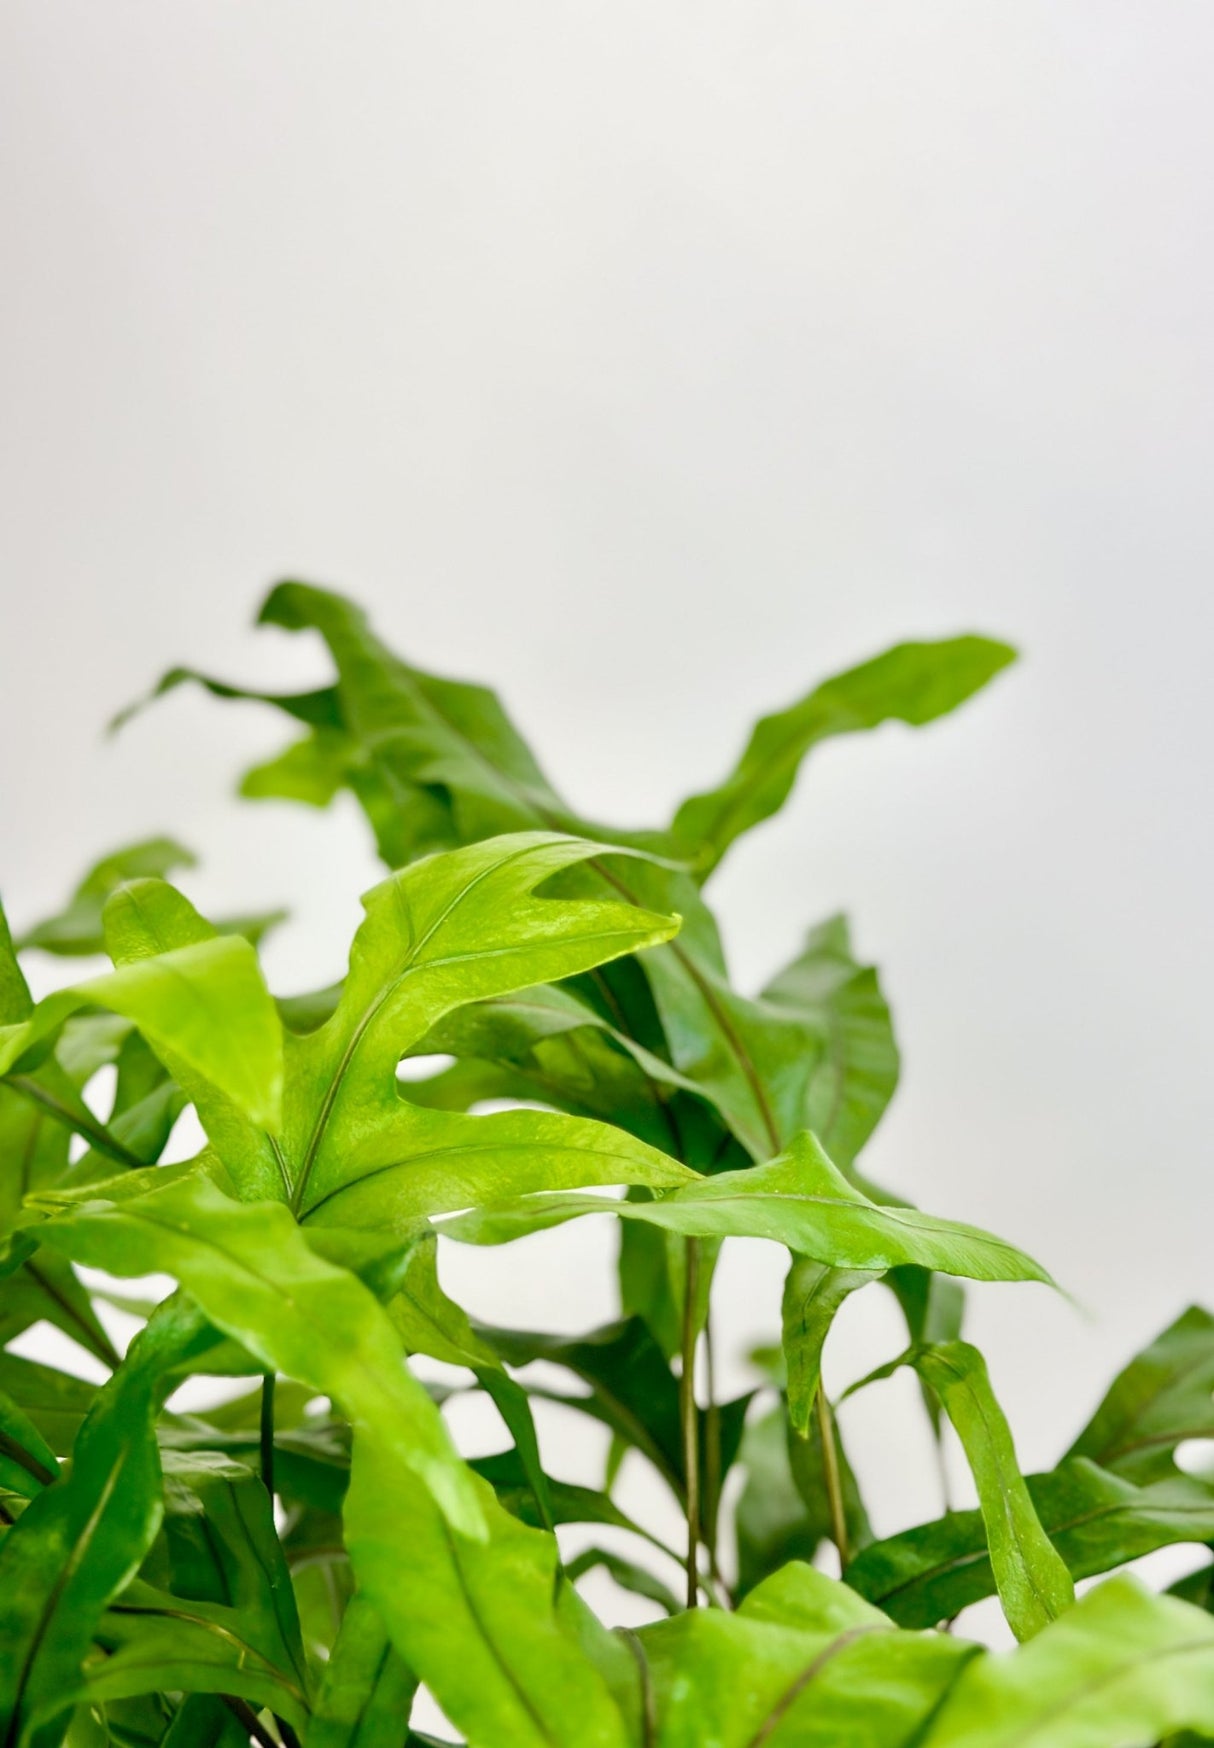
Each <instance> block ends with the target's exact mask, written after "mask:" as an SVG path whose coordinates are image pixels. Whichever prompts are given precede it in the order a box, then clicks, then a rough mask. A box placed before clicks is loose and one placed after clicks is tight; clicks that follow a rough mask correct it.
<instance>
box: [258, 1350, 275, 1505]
mask: <svg viewBox="0 0 1214 1748" xmlns="http://www.w3.org/2000/svg"><path fill="white" fill-rule="evenodd" d="M276 1382H277V1378H276V1376H275V1374H274V1373H273V1372H267V1373H266V1375H265V1377H264V1378H263V1379H262V1381H261V1479H262V1481H263V1483H264V1484H265V1490H266V1492H267V1493H268V1494H269V1495H270V1499H271V1501H272V1500H273V1498H274V1386H275V1384H276Z"/></svg>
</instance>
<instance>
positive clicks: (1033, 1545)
mask: <svg viewBox="0 0 1214 1748" xmlns="http://www.w3.org/2000/svg"><path fill="white" fill-rule="evenodd" d="M915 1367H916V1370H917V1371H918V1372H919V1373H920V1374H921V1376H922V1377H924V1378H925V1379H926V1380H927V1382H928V1383H929V1384H930V1385H931V1386H932V1388H933V1390H935V1392H936V1394H937V1395H938V1396H939V1398H940V1401H941V1403H942V1404H943V1407H944V1412H945V1413H946V1414H947V1415H948V1417H949V1419H950V1420H951V1421H952V1423H953V1427H954V1430H955V1431H956V1433H957V1436H958V1438H959V1439H960V1440H961V1443H962V1446H963V1447H964V1450H965V1455H966V1459H967V1461H968V1462H969V1466H970V1471H971V1473H972V1474H973V1477H974V1485H975V1487H976V1488H977V1489H978V1502H979V1505H980V1507H981V1510H982V1520H983V1523H984V1524H985V1526H986V1537H987V1546H988V1547H989V1549H990V1556H991V1567H992V1570H993V1571H994V1574H995V1584H996V1587H997V1589H998V1591H999V1600H1000V1602H1001V1603H1002V1604H1003V1612H1004V1614H1005V1615H1006V1616H1007V1620H1008V1625H1009V1626H1010V1627H1011V1629H1012V1631H1013V1632H1014V1633H1015V1635H1016V1637H1017V1638H1018V1639H1028V1638H1031V1637H1032V1636H1033V1634H1034V1633H1038V1632H1040V1631H1041V1629H1042V1627H1044V1626H1046V1625H1048V1623H1049V1622H1050V1621H1052V1620H1054V1619H1056V1618H1057V1616H1058V1615H1060V1614H1062V1613H1063V1612H1064V1611H1065V1610H1066V1609H1068V1608H1069V1607H1070V1606H1071V1605H1072V1603H1073V1602H1074V1600H1075V1587H1074V1585H1073V1584H1072V1582H1071V1576H1070V1573H1069V1572H1068V1571H1067V1568H1066V1566H1065V1564H1064V1562H1063V1560H1062V1558H1061V1556H1060V1554H1059V1553H1058V1550H1057V1549H1056V1548H1055V1547H1054V1544H1053V1543H1052V1542H1051V1541H1050V1538H1049V1536H1048V1535H1047V1534H1046V1532H1045V1531H1044V1530H1043V1529H1042V1527H1041V1522H1040V1519H1039V1518H1038V1516H1037V1512H1036V1510H1035V1508H1034V1505H1033V1501H1032V1499H1031V1497H1030V1495H1029V1492H1028V1489H1027V1487H1026V1486H1025V1484H1024V1477H1023V1476H1022V1475H1021V1473H1020V1469H1019V1466H1018V1465H1017V1462H1016V1451H1015V1447H1014V1446H1013V1444H1012V1435H1011V1431H1010V1429H1009V1427H1008V1424H1007V1420H1006V1418H1005V1416H1004V1413H1003V1410H1002V1409H1001V1408H1000V1406H999V1404H998V1402H997V1401H996V1400H995V1393H994V1391H993V1390H992V1389H991V1384H990V1379H989V1377H988V1376H987V1370H986V1362H985V1360H984V1359H983V1358H982V1355H981V1354H980V1353H979V1352H978V1349H977V1348H976V1347H971V1346H970V1344H969V1343H968V1342H964V1341H950V1342H946V1343H942V1344H941V1345H940V1346H938V1347H929V1348H925V1349H923V1350H922V1352H921V1353H919V1354H917V1355H916V1357H915Z"/></svg>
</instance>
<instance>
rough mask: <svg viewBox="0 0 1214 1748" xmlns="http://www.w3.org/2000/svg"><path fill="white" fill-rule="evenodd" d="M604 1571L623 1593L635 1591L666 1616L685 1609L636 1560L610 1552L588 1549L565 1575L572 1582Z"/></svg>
mask: <svg viewBox="0 0 1214 1748" xmlns="http://www.w3.org/2000/svg"><path fill="white" fill-rule="evenodd" d="M599 1570H602V1571H604V1572H606V1573H607V1575H608V1577H610V1578H614V1580H615V1582H616V1583H617V1584H618V1585H619V1586H620V1587H621V1589H623V1590H631V1591H632V1592H633V1594H634V1595H636V1596H643V1597H645V1599H646V1600H647V1601H648V1602H655V1603H656V1604H657V1605H658V1607H659V1608H660V1609H661V1610H662V1612H663V1614H677V1613H678V1612H679V1609H680V1608H681V1607H682V1606H683V1605H682V1603H681V1602H680V1601H679V1600H678V1598H677V1597H676V1596H675V1594H674V1592H673V1591H672V1590H671V1589H670V1588H669V1586H668V1585H665V1584H663V1583H662V1580H661V1579H660V1578H655V1577H654V1575H653V1573H652V1572H650V1571H648V1570H647V1569H646V1568H645V1567H644V1566H638V1565H637V1563H636V1561H635V1560H628V1559H625V1557H624V1556H623V1555H622V1554H617V1553H614V1552H613V1551H612V1550H611V1549H610V1548H584V1549H583V1550H582V1552H581V1553H580V1554H578V1555H576V1556H575V1557H574V1558H573V1559H572V1560H569V1561H567V1562H566V1565H565V1572H566V1575H567V1576H568V1577H569V1578H571V1579H575V1580H576V1579H578V1578H582V1577H584V1576H585V1575H586V1573H587V1572H596V1571H599Z"/></svg>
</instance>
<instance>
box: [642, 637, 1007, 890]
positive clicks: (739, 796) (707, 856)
mask: <svg viewBox="0 0 1214 1748" xmlns="http://www.w3.org/2000/svg"><path fill="white" fill-rule="evenodd" d="M1014 660H1015V651H1014V650H1013V649H1011V648H1009V646H1008V645H1007V644H1005V643H996V642H994V641H993V640H992V639H990V638H986V637H954V638H948V639H944V640H941V641H940V642H937V643H901V644H897V645H895V647H894V648H893V649H889V650H886V651H885V653H884V654H883V655H879V656H876V657H874V658H873V660H872V661H867V662H864V663H862V664H861V665H860V666H859V667H856V668H849V669H848V670H847V671H846V672H845V673H841V674H836V675H835V676H834V677H833V678H832V679H829V680H826V681H824V682H823V683H822V685H820V686H817V687H816V688H815V689H814V690H813V691H812V692H810V693H808V694H807V696H806V697H804V698H802V699H801V700H800V701H799V702H798V703H796V704H794V705H792V706H791V707H790V708H789V709H787V710H781V711H778V712H777V713H776V714H774V715H772V716H765V717H763V719H762V720H761V721H760V722H759V723H757V724H756V726H755V728H754V730H753V732H752V734H751V737H750V740H749V741H748V742H747V745H746V749H745V751H744V752H743V754H742V756H741V758H740V759H739V760H738V762H737V764H736V765H735V766H734V769H733V770H732V771H731V772H730V774H729V776H728V777H727V778H726V779H725V781H724V782H723V783H721V784H719V785H718V786H717V787H716V788H715V789H708V790H705V791H704V792H703V793H701V794H698V795H693V796H691V797H689V799H688V800H686V801H685V802H684V803H683V805H682V806H681V807H680V808H679V810H678V812H677V813H676V814H675V817H674V823H673V827H672V831H673V833H674V836H675V837H676V839H677V840H678V841H679V842H680V843H682V844H685V845H686V846H687V847H688V848H689V849H691V850H694V852H695V855H696V862H697V866H698V868H699V869H700V872H701V877H702V878H707V876H708V875H709V874H711V873H712V871H713V869H714V868H715V867H716V866H717V864H718V863H719V862H720V860H721V858H722V856H724V854H725V852H726V851H727V850H728V849H729V847H730V845H731V844H733V843H734V842H736V840H737V839H738V838H739V837H741V836H742V835H743V833H745V832H748V831H750V830H751V828H752V827H753V826H756V825H758V824H760V823H761V821H763V820H765V819H769V818H770V817H771V815H772V814H773V813H778V812H779V810H780V808H781V807H783V805H784V803H785V801H786V800H787V799H788V796H789V795H790V793H791V791H792V786H793V784H794V783H795V781H796V778H797V773H798V771H799V770H800V767H801V761H802V760H803V759H804V757H805V755H806V754H807V753H808V752H809V751H810V750H811V749H812V748H813V747H815V746H817V745H818V744H819V743H820V742H821V741H824V740H827V739H830V738H831V737H832V736H834V735H840V734H856V733H859V732H862V731H864V730H866V729H871V728H877V727H878V726H879V725H880V724H881V723H883V722H891V721H897V722H905V723H908V724H909V725H910V726H912V727H920V726H922V725H923V724H924V723H928V722H934V721H935V719H936V718H937V717H939V716H945V715H947V714H948V712H949V711H950V710H955V709H956V708H957V706H958V705H959V704H963V703H964V702H965V700H966V699H967V698H970V697H972V696H973V694H974V693H975V692H977V691H980V690H981V688H982V687H983V686H985V685H986V684H987V682H988V681H989V680H991V679H993V678H994V676H995V675H996V674H997V673H999V671H1000V670H1001V669H1002V668H1005V667H1007V665H1008V663H1009V662H1011V661H1014Z"/></svg>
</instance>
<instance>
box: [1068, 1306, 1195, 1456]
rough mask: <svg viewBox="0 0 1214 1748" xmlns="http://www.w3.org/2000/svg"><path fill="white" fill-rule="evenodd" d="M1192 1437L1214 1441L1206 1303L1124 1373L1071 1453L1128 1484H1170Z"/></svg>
mask: <svg viewBox="0 0 1214 1748" xmlns="http://www.w3.org/2000/svg"><path fill="white" fill-rule="evenodd" d="M1191 1438H1214V1317H1212V1316H1211V1315H1210V1313H1209V1312H1208V1311H1205V1310H1203V1309H1202V1308H1201V1307H1200V1306H1198V1305H1192V1306H1190V1307H1189V1309H1188V1310H1187V1311H1185V1312H1184V1313H1183V1315H1181V1316H1180V1317H1178V1318H1177V1319H1176V1321H1175V1323H1172V1324H1170V1325H1169V1326H1168V1328H1167V1329H1165V1330H1164V1331H1163V1333H1162V1334H1161V1335H1160V1336H1158V1337H1157V1338H1156V1340H1154V1341H1153V1342H1152V1343H1151V1345H1150V1347H1148V1348H1145V1349H1144V1350H1143V1352H1142V1353H1140V1354H1138V1355H1137V1356H1136V1358H1134V1359H1132V1360H1131V1361H1130V1363H1129V1365H1128V1366H1127V1367H1126V1368H1125V1370H1124V1371H1123V1372H1120V1373H1119V1374H1118V1376H1117V1377H1116V1378H1115V1379H1114V1380H1113V1383H1112V1384H1111V1386H1110V1387H1109V1390H1108V1393H1107V1394H1106V1396H1105V1398H1104V1400H1103V1401H1102V1402H1101V1404H1100V1406H1099V1408H1098V1409H1097V1410H1096V1413H1095V1414H1094V1415H1093V1416H1092V1419H1091V1420H1090V1421H1089V1422H1088V1424H1087V1426H1085V1427H1084V1429H1083V1431H1082V1432H1081V1433H1080V1434H1079V1437H1078V1438H1077V1439H1076V1440H1075V1442H1074V1444H1073V1445H1072V1446H1071V1448H1070V1450H1069V1451H1068V1452H1067V1456H1068V1457H1090V1458H1091V1460H1092V1461H1093V1462H1094V1463H1099V1465H1100V1467H1101V1468H1102V1469H1109V1470H1111V1471H1112V1473H1113V1474H1115V1475H1123V1476H1124V1477H1125V1478H1126V1480H1128V1481H1137V1482H1139V1483H1142V1482H1147V1481H1159V1480H1166V1479H1167V1478H1168V1477H1169V1476H1175V1475H1176V1474H1178V1473H1179V1471H1178V1470H1177V1467H1176V1459H1175V1453H1176V1447H1177V1445H1179V1444H1181V1443H1183V1442H1184V1440H1185V1439H1191Z"/></svg>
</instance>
